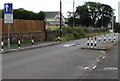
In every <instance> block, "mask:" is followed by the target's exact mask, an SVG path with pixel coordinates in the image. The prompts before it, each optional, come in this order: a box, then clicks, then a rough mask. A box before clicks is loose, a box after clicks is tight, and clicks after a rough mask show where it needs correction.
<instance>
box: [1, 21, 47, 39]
mask: <svg viewBox="0 0 120 81" xmlns="http://www.w3.org/2000/svg"><path fill="white" fill-rule="evenodd" d="M0 24H2V25H0V30H2V31H1V33H0V35H1V34H2V38H3V39H5V40H6V39H7V34H8V24H4V19H0ZM36 34H37V37H36ZM10 36H11V38H12V39H17V38H21V39H22V40H23V38H28V39H29V38H30V37H31V36H33V37H34V38H35V39H38V40H39V39H40V40H44V39H45V22H44V21H38V20H19V19H14V23H13V24H10Z"/></svg>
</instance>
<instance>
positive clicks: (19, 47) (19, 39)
mask: <svg viewBox="0 0 120 81" xmlns="http://www.w3.org/2000/svg"><path fill="white" fill-rule="evenodd" d="M18 48H19V49H20V39H19V40H18Z"/></svg>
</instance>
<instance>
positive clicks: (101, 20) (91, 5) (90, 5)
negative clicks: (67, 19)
mask: <svg viewBox="0 0 120 81" xmlns="http://www.w3.org/2000/svg"><path fill="white" fill-rule="evenodd" d="M112 12H113V9H112V8H111V7H110V6H109V5H106V4H101V3H96V2H85V4H84V5H82V6H78V7H77V9H76V13H75V14H76V18H77V17H79V23H80V25H82V26H87V27H88V26H93V27H95V26H98V27H101V26H102V25H103V26H104V27H106V26H107V25H108V24H109V23H110V20H111V18H112Z"/></svg>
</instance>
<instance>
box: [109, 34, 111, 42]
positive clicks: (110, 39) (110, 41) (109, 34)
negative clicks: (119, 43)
mask: <svg viewBox="0 0 120 81" xmlns="http://www.w3.org/2000/svg"><path fill="white" fill-rule="evenodd" d="M109 42H111V34H109Z"/></svg>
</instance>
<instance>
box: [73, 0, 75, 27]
mask: <svg viewBox="0 0 120 81" xmlns="http://www.w3.org/2000/svg"><path fill="white" fill-rule="evenodd" d="M74 11H75V0H73V27H75V12H74Z"/></svg>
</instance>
